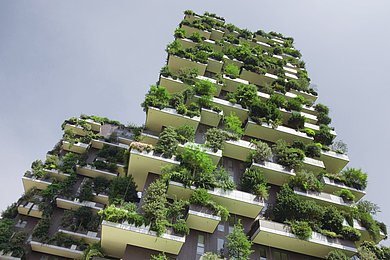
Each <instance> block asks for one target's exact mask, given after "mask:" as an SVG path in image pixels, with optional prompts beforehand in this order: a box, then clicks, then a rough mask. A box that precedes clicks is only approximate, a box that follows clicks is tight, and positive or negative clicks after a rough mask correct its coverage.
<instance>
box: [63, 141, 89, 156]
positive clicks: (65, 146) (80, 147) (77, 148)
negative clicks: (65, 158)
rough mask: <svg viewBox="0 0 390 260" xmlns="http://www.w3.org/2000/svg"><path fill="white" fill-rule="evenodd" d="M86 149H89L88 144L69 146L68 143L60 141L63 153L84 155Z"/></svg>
mask: <svg viewBox="0 0 390 260" xmlns="http://www.w3.org/2000/svg"><path fill="white" fill-rule="evenodd" d="M88 148H89V144H84V143H75V144H71V143H70V142H68V141H62V149H64V150H65V151H69V152H74V153H79V154H82V153H85V152H86V151H87V149H88Z"/></svg>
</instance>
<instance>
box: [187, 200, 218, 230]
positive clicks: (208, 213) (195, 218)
mask: <svg viewBox="0 0 390 260" xmlns="http://www.w3.org/2000/svg"><path fill="white" fill-rule="evenodd" d="M220 221H221V217H219V216H216V215H214V214H213V212H212V210H210V209H208V208H206V207H200V206H197V205H191V206H190V208H189V210H188V215H187V219H186V223H187V226H188V227H189V228H190V229H195V230H199V231H203V232H207V233H211V234H212V233H214V231H215V229H216V228H217V226H218V224H219V222H220Z"/></svg>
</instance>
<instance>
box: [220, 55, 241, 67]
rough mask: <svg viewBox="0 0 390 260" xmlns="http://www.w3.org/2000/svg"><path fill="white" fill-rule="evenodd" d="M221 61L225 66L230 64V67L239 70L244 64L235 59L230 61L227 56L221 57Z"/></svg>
mask: <svg viewBox="0 0 390 260" xmlns="http://www.w3.org/2000/svg"><path fill="white" fill-rule="evenodd" d="M223 61H224V63H225V66H226V65H227V64H232V65H234V66H236V67H238V68H239V69H241V67H242V66H244V62H242V61H239V60H236V59H233V60H232V59H230V58H229V57H228V56H226V55H224V56H223Z"/></svg>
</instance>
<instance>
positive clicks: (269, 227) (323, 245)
mask: <svg viewBox="0 0 390 260" xmlns="http://www.w3.org/2000/svg"><path fill="white" fill-rule="evenodd" d="M249 237H250V238H251V240H252V241H253V242H254V243H256V244H261V245H265V246H269V247H274V248H280V249H283V250H288V251H291V252H296V253H300V254H305V255H310V256H314V257H319V258H325V257H326V255H327V254H328V253H329V252H330V251H333V250H341V251H343V252H344V253H345V254H346V255H348V256H352V255H355V254H356V253H357V249H356V246H355V244H354V243H353V242H351V241H347V240H342V239H332V238H328V237H325V236H323V235H321V234H319V233H316V232H313V233H312V236H311V238H309V239H307V240H302V239H299V238H297V237H296V236H295V235H294V234H293V233H292V232H291V228H290V227H289V226H287V225H284V224H281V223H277V222H273V221H268V220H263V219H259V220H256V221H255V222H254V223H253V224H252V228H251V231H250V232H249Z"/></svg>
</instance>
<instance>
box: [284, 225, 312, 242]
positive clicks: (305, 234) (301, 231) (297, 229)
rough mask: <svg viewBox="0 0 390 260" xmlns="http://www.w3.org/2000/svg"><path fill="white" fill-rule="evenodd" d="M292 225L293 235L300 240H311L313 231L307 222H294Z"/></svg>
mask: <svg viewBox="0 0 390 260" xmlns="http://www.w3.org/2000/svg"><path fill="white" fill-rule="evenodd" d="M290 225H291V231H292V233H293V234H294V235H295V236H296V237H298V238H299V239H302V240H307V239H309V238H311V235H312V233H313V230H312V229H311V227H310V225H309V223H307V222H306V221H294V222H290Z"/></svg>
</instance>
